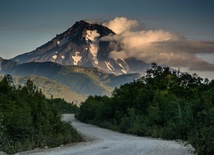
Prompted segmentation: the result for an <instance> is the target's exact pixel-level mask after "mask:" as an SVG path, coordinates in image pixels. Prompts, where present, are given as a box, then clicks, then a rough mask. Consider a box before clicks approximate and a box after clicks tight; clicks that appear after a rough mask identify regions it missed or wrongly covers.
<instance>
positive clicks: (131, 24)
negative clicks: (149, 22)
mask: <svg viewBox="0 0 214 155" xmlns="http://www.w3.org/2000/svg"><path fill="white" fill-rule="evenodd" d="M103 25H104V26H106V27H108V28H110V29H111V30H112V31H114V32H115V33H116V34H120V33H123V32H126V31H130V30H134V29H138V28H139V27H140V24H139V22H138V21H137V20H129V19H127V18H125V17H116V18H115V19H113V20H112V21H109V22H105V23H103Z"/></svg>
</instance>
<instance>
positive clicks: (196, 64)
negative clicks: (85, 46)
mask: <svg viewBox="0 0 214 155" xmlns="http://www.w3.org/2000/svg"><path fill="white" fill-rule="evenodd" d="M103 25H105V26H107V27H109V28H110V29H112V30H113V31H114V32H116V35H110V36H106V37H103V38H101V39H102V40H105V41H116V42H118V43H120V44H121V47H122V50H121V49H120V48H115V49H114V50H113V51H112V52H111V53H110V55H109V57H111V58H123V59H125V58H130V57H134V58H136V59H138V60H142V61H144V62H147V63H152V62H156V63H158V64H159V65H168V66H171V67H177V68H178V67H179V68H180V67H187V68H188V69H189V70H195V71H199V70H200V71H214V65H213V64H211V63H209V62H206V61H204V60H203V59H201V58H199V57H197V56H196V54H203V53H208V54H212V53H214V42H204V41H196V40H189V39H186V38H185V37H184V36H182V35H180V34H176V33H171V32H168V31H164V30H145V29H143V26H142V25H141V24H140V23H139V22H138V21H137V20H129V19H126V18H124V17H117V18H115V19H113V20H112V21H109V22H106V23H104V24H103ZM115 47H116V46H115Z"/></svg>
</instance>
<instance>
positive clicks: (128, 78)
mask: <svg viewBox="0 0 214 155" xmlns="http://www.w3.org/2000/svg"><path fill="white" fill-rule="evenodd" d="M0 73H1V74H11V75H13V76H29V75H32V74H34V75H37V76H43V77H46V78H49V79H52V80H55V81H57V82H58V83H61V84H63V85H65V86H67V87H68V88H69V89H71V90H72V91H74V92H76V93H78V94H84V95H110V94H111V92H112V90H113V88H114V87H118V86H120V85H121V84H125V83H128V82H132V81H133V80H134V79H138V78H140V76H141V75H140V74H124V75H115V74H107V73H105V72H103V71H102V70H100V69H97V68H86V67H80V66H72V65H69V66H63V65H60V64H57V63H54V62H30V63H24V64H17V63H15V62H14V61H11V60H4V61H2V62H1V70H0Z"/></svg>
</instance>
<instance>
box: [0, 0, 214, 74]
mask: <svg viewBox="0 0 214 155" xmlns="http://www.w3.org/2000/svg"><path fill="white" fill-rule="evenodd" d="M213 8H214V1H212V0H185V1H184V0H161V1H160V0H106V1H104V0H90V1H88V0H76V1H74V0H0V57H3V58H5V59H10V58H13V57H15V56H17V55H19V54H22V53H25V52H30V51H32V50H34V49H36V48H37V47H39V46H41V45H43V44H44V43H46V42H48V41H49V40H51V39H52V38H54V37H55V36H56V34H60V33H62V32H64V31H65V30H67V29H68V28H69V27H71V26H72V25H73V24H74V23H75V22H76V21H80V20H88V19H93V20H99V21H103V22H104V24H105V26H108V27H111V28H112V29H114V28H115V24H118V25H119V28H120V30H118V33H117V35H116V36H115V37H114V38H112V37H109V38H103V39H105V40H117V41H119V42H121V43H122V44H124V46H125V47H126V48H127V50H126V51H121V52H120V54H119V55H118V53H117V51H112V53H111V54H110V57H123V58H126V57H128V56H132V57H136V58H138V59H140V60H144V61H146V62H148V63H149V62H151V61H156V62H157V63H159V64H161V65H170V66H172V67H174V68H181V69H183V70H184V71H189V72H196V73H197V74H199V75H200V76H202V77H208V78H214V9H213ZM124 25H126V26H124ZM127 25H128V26H130V27H127ZM114 30H115V31H116V29H114ZM122 30H123V31H122ZM129 36H131V37H129ZM127 38H128V39H127ZM142 40H143V42H142ZM130 42H133V44H134V45H136V46H135V47H133V46H131V45H130V44H129V43H130ZM136 42H137V44H136ZM133 44H132V45H133ZM142 47H144V48H143V49H142ZM133 50H135V51H136V52H133ZM164 51H165V52H164ZM165 58H166V59H165Z"/></svg>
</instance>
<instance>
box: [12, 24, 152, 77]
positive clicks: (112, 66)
mask: <svg viewBox="0 0 214 155" xmlns="http://www.w3.org/2000/svg"><path fill="white" fill-rule="evenodd" d="M114 34H115V33H114V32H113V31H112V30H110V29H109V28H107V27H105V26H102V25H100V24H89V23H87V22H85V21H83V20H82V21H79V22H76V23H75V24H74V25H73V26H72V27H71V28H69V29H68V30H67V31H65V32H63V33H61V34H59V35H56V37H55V38H53V39H52V40H51V41H49V42H47V43H46V44H44V45H42V46H40V47H38V48H37V49H35V50H34V51H31V52H29V53H24V54H22V55H18V56H16V57H14V58H13V59H12V60H13V61H16V62H18V63H27V62H47V61H51V62H56V63H58V64H61V65H78V66H83V67H96V68H99V69H101V70H103V71H105V72H107V73H113V74H127V73H136V72H138V73H143V72H145V70H146V69H147V68H148V67H149V65H148V64H146V63H144V62H143V61H138V60H136V59H134V58H129V59H113V58H109V53H110V52H111V51H113V50H114V49H115V48H117V49H122V47H121V45H119V44H118V43H116V42H109V41H102V40H101V38H102V37H104V36H108V35H114Z"/></svg>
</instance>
